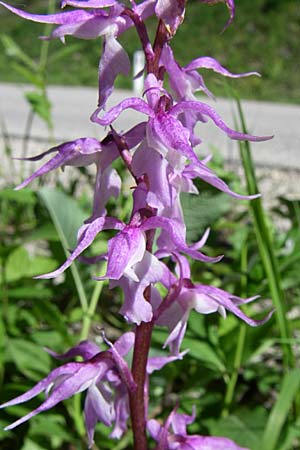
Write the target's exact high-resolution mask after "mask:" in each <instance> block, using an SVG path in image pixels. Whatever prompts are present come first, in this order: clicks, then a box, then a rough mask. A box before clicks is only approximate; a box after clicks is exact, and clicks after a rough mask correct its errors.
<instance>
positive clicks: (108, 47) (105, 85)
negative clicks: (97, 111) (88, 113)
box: [98, 34, 130, 108]
mask: <svg viewBox="0 0 300 450" xmlns="http://www.w3.org/2000/svg"><path fill="white" fill-rule="evenodd" d="M129 71H130V60H129V57H128V55H127V53H126V51H125V50H124V49H123V47H122V46H121V45H120V44H119V42H118V41H117V40H116V38H115V37H114V36H113V35H112V34H108V35H107V36H106V37H105V40H104V44H103V52H102V56H101V59H100V63H99V99H98V106H99V108H104V107H105V104H106V101H107V99H108V97H109V96H110V94H111V93H112V90H113V85H114V81H115V79H116V77H117V75H118V74H119V73H122V74H123V75H128V74H129Z"/></svg>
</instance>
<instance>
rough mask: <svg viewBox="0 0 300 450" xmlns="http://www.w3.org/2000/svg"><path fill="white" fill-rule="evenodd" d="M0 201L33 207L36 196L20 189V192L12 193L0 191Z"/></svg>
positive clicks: (7, 190) (30, 191) (11, 190)
mask: <svg viewBox="0 0 300 450" xmlns="http://www.w3.org/2000/svg"><path fill="white" fill-rule="evenodd" d="M0 200H8V201H10V202H17V203H20V204H21V205H23V204H24V205H31V206H33V205H35V204H36V196H35V193H34V192H33V191H32V190H31V189H26V188H25V189H22V190H21V191H14V190H13V189H1V190H0Z"/></svg>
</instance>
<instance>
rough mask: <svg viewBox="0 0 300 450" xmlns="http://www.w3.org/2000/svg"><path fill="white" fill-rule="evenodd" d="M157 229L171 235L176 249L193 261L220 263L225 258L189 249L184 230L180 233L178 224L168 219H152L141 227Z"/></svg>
mask: <svg viewBox="0 0 300 450" xmlns="http://www.w3.org/2000/svg"><path fill="white" fill-rule="evenodd" d="M155 228H163V229H165V230H166V231H167V232H168V233H169V235H170V238H171V239H172V241H173V242H174V244H175V246H176V249H177V250H178V251H180V252H182V253H186V254H187V255H189V256H191V257H192V258H193V259H196V260H197V261H203V262H218V261H220V260H221V259H222V257H223V256H217V257H211V256H206V255H204V254H203V253H201V252H199V251H197V250H195V249H194V248H193V247H189V246H188V245H187V244H186V243H185V242H184V240H183V236H182V230H181V229H180V230H179V231H178V224H177V222H175V221H173V220H170V219H167V218H166V217H150V218H149V219H146V220H145V221H144V222H143V224H142V225H141V229H142V230H144V231H146V230H151V229H155Z"/></svg>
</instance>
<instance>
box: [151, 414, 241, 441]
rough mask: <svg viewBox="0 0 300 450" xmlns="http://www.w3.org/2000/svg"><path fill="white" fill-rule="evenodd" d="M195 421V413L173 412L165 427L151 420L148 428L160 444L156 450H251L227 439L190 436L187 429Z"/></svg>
mask: <svg viewBox="0 0 300 450" xmlns="http://www.w3.org/2000/svg"><path fill="white" fill-rule="evenodd" d="M194 420H195V411H194V412H193V414H192V416H188V415H187V414H179V413H177V412H176V411H172V412H171V414H170V415H169V417H168V418H167V420H166V422H165V424H164V425H163V426H162V425H161V424H160V423H159V422H158V421H157V420H155V419H151V420H149V421H148V424H147V428H148V431H149V433H150V435H151V437H152V438H153V439H154V440H155V441H156V442H158V445H157V446H156V450H249V449H247V448H245V447H240V446H239V445H237V444H236V443H235V442H233V441H232V440H231V439H228V438H225V437H214V436H200V435H196V434H194V435H188V434H187V430H186V427H187V425H190V424H191V423H193V422H194ZM170 427H171V429H172V431H171V432H170V431H169V428H170Z"/></svg>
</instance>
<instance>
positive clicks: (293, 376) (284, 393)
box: [261, 369, 300, 450]
mask: <svg viewBox="0 0 300 450" xmlns="http://www.w3.org/2000/svg"><path fill="white" fill-rule="evenodd" d="M299 387H300V369H293V370H292V371H291V372H290V373H288V374H286V375H285V377H284V379H283V383H282V387H281V391H280V393H279V395H278V398H277V401H276V403H275V405H274V406H273V409H272V411H271V414H270V416H269V420H268V423H267V426H266V430H265V432H264V435H263V439H262V445H261V448H263V449H264V450H274V449H275V448H276V447H277V444H278V439H279V437H280V433H281V431H282V428H283V425H284V424H285V422H286V420H287V418H288V415H289V413H290V411H291V408H292V405H293V401H294V399H295V397H296V395H297V393H298V390H299Z"/></svg>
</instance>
